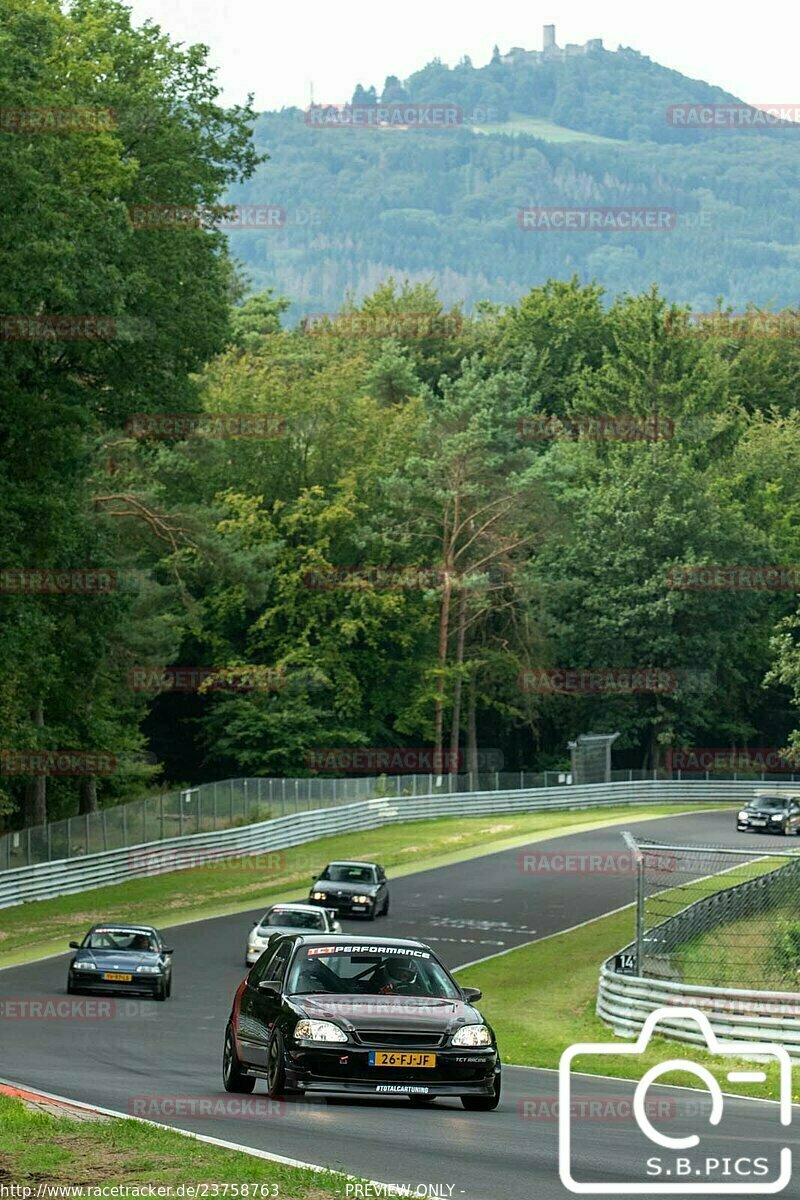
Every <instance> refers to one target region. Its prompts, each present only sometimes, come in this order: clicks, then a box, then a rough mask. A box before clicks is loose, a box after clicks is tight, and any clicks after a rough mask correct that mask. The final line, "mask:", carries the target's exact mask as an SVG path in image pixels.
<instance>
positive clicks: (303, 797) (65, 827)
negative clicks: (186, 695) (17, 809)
mask: <svg viewBox="0 0 800 1200" xmlns="http://www.w3.org/2000/svg"><path fill="white" fill-rule="evenodd" d="M567 782H568V776H567V775H566V774H564V773H563V772H558V771H546V772H543V773H534V772H531V771H513V772H511V771H488V772H477V771H475V772H470V773H467V774H464V775H393V776H386V775H384V776H379V777H366V776H357V777H348V778H341V779H329V778H319V777H314V776H307V777H305V778H299V779H287V778H248V779H225V780H221V781H219V782H217V783H205V784H201V785H199V786H198V787H193V788H185V789H184V790H182V791H175V792H164V793H162V794H160V795H157V796H148V797H146V798H144V799H141V800H133V801H130V802H128V803H127V804H119V805H116V806H114V807H112V808H103V809H101V810H100V811H99V812H95V813H84V814H81V815H78V816H74V817H66V818H65V819H64V820H61V821H51V822H49V823H48V824H47V825H36V826H30V827H28V828H27V829H20V830H15V831H12V832H11V833H6V834H3V835H2V836H0V871H3V870H9V869H10V868H12V867H26V866H32V865H33V864H35V863H43V862H55V861H57V860H60V859H64V858H67V859H69V858H78V857H80V856H81V855H84V854H94V853H97V852H99V851H103V850H120V849H124V848H125V847H126V846H138V845H141V844H142V843H144V842H157V841H163V840H164V839H165V838H172V837H179V836H183V835H185V834H191V833H208V832H213V831H215V830H219V829H232V828H234V827H235V826H237V825H249V824H252V823H253V822H255V821H268V820H270V819H272V818H274V817H285V816H290V815H291V814H292V813H299V812H309V811H314V810H315V809H321V808H331V807H335V806H338V805H344V804H352V803H354V802H355V801H357V800H369V799H373V798H377V797H381V796H425V795H434V794H441V795H448V794H450V793H454V792H480V791H509V790H512V789H515V788H534V787H550V786H558V785H559V784H561V785H563V784H565V783H567Z"/></svg>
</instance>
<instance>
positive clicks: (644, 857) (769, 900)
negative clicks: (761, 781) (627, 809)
mask: <svg viewBox="0 0 800 1200" xmlns="http://www.w3.org/2000/svg"><path fill="white" fill-rule="evenodd" d="M626 838H627V839H628V840H629V842H630V843H631V845H632V846H633V847H634V848H635V849H636V851H637V854H638V877H637V905H636V914H637V921H636V942H635V945H634V946H633V947H631V949H632V950H633V951H634V952H635V955H636V958H635V963H636V970H635V973H636V974H637V975H639V976H644V977H649V978H653V979H661V980H665V981H671V982H674V983H685V984H692V985H700V986H706V987H712V988H754V989H765V990H775V991H797V990H798V988H800V851H798V850H790V849H784V848H783V847H780V846H777V845H776V843H775V840H774V839H769V841H768V842H767V843H766V845H763V844H762V846H761V847H759V846H758V845H757V843H755V842H754V845H753V848H752V849H749V850H737V849H732V848H727V847H721V846H720V847H708V846H705V847H703V846H670V845H664V844H662V843H658V842H651V841H647V840H645V839H638V838H633V837H632V835H630V834H627V835H626Z"/></svg>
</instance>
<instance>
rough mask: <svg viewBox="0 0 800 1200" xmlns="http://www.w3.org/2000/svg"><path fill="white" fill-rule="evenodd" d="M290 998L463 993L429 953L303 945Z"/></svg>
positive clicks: (456, 996) (455, 996)
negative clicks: (312, 995) (319, 994)
mask: <svg viewBox="0 0 800 1200" xmlns="http://www.w3.org/2000/svg"><path fill="white" fill-rule="evenodd" d="M287 990H288V991H289V992H290V993H294V994H300V995H308V994H309V993H312V992H322V993H326V994H331V993H342V994H344V995H350V996H352V995H359V996H361V995H364V996H438V997H442V998H443V999H448V1000H456V999H460V998H461V993H460V991H459V989H458V988H457V987H456V985H455V984H454V983H453V981H452V979H451V978H450V977H449V975H448V974H447V972H446V971H445V969H444V967H442V965H441V964H440V963H438V962H437V961H436V959H435V958H434V957H433V955H432V954H431V952H430V951H429V950H410V949H406V948H404V947H391V946H387V947H380V948H379V949H372V948H371V947H370V948H361V947H358V946H341V947H339V946H302V947H300V948H299V949H298V951H297V954H296V955H295V959H294V962H293V964H292V969H291V972H290V975H289V981H288V988H287Z"/></svg>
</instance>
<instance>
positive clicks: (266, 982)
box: [258, 979, 281, 996]
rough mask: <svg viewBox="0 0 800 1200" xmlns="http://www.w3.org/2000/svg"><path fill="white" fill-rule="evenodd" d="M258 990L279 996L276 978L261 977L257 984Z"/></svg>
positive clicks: (279, 991) (278, 983) (278, 984)
mask: <svg viewBox="0 0 800 1200" xmlns="http://www.w3.org/2000/svg"><path fill="white" fill-rule="evenodd" d="M258 990H259V991H260V992H272V993H273V995H275V996H280V994H281V985H280V982H279V980H277V979H262V980H261V983H259V985H258Z"/></svg>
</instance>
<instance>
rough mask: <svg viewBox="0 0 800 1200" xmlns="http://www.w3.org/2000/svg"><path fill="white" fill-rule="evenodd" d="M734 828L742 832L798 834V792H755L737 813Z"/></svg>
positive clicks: (799, 815)
mask: <svg viewBox="0 0 800 1200" xmlns="http://www.w3.org/2000/svg"><path fill="white" fill-rule="evenodd" d="M736 828H737V829H738V830H740V831H742V832H745V831H750V830H755V831H757V832H759V833H782V834H784V835H788V834H790V833H800V792H783V793H781V792H767V791H764V792H756V794H755V796H754V797H753V799H752V800H750V801H749V802H748V803H747V804H746V805H745V807H744V808H743V809H741V811H740V812H739V814H738V816H737V818H736Z"/></svg>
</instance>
